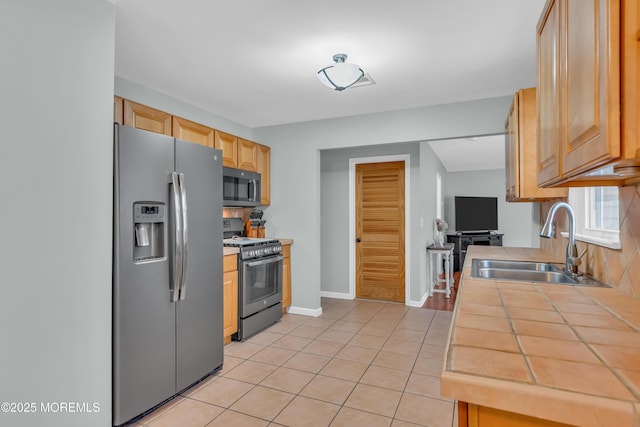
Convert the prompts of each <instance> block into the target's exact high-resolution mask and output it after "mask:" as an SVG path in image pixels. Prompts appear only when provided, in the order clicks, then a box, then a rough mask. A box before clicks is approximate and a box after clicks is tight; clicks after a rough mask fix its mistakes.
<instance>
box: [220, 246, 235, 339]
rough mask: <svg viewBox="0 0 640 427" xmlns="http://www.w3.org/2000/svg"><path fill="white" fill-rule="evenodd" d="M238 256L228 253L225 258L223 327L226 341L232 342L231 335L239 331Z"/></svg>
mask: <svg viewBox="0 0 640 427" xmlns="http://www.w3.org/2000/svg"><path fill="white" fill-rule="evenodd" d="M237 263H238V258H237V255H227V256H225V257H224V259H223V271H224V274H223V277H222V289H223V291H222V293H223V301H222V305H223V328H224V333H223V336H224V342H225V344H228V343H229V342H231V335H233V334H235V333H236V332H238V264H237Z"/></svg>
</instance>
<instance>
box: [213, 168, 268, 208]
mask: <svg viewBox="0 0 640 427" xmlns="http://www.w3.org/2000/svg"><path fill="white" fill-rule="evenodd" d="M222 185H223V186H222V200H223V205H224V206H226V207H245V206H260V188H261V187H260V174H259V173H257V172H249V171H243V170H240V169H233V168H222Z"/></svg>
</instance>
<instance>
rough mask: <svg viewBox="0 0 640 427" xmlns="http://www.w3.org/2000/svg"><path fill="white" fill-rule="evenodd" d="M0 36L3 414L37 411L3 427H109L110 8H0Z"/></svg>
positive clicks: (25, 0) (101, 3) (86, 3)
mask: <svg viewBox="0 0 640 427" xmlns="http://www.w3.org/2000/svg"><path fill="white" fill-rule="evenodd" d="M0 28H1V29H2V30H1V31H2V37H0V51H1V52H2V60H1V61H2V73H1V74H0V75H1V77H0V93H1V94H2V95H1V96H0V117H2V123H3V126H2V133H3V134H2V143H1V144H0V170H2V174H3V179H2V180H1V182H0V194H2V202H1V205H2V229H1V231H0V234H1V236H2V238H1V239H0V241H1V242H2V245H1V246H0V267H1V268H0V271H1V272H2V279H1V282H2V298H0V324H2V350H1V351H0V367H1V368H0V370H1V374H0V402H16V403H25V402H29V403H31V402H33V403H34V404H36V408H35V409H36V413H30V414H25V413H0V424H2V425H6V426H9V425H10V426H65V427H68V426H108V425H110V424H111V235H112V232H111V223H112V221H111V213H112V208H111V206H112V183H111V176H112V135H113V131H112V117H113V67H114V28H115V9H114V5H113V4H111V3H109V2H107V1H106V0H58V1H55V2H52V1H48V0H21V1H2V2H0ZM59 402H78V403H80V404H84V403H86V404H88V405H89V409H92V410H93V411H94V412H90V413H86V412H85V413H67V412H65V411H63V412H58V413H43V412H42V410H41V407H40V404H41V403H43V404H46V403H53V404H54V406H53V408H54V409H55V408H56V407H57V406H55V405H56V404H57V403H59ZM94 403H95V404H97V405H98V407H97V408H95V407H93V404H94ZM96 409H97V410H98V411H99V412H95V411H96Z"/></svg>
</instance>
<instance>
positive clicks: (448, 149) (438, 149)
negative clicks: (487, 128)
mask: <svg viewBox="0 0 640 427" xmlns="http://www.w3.org/2000/svg"><path fill="white" fill-rule="evenodd" d="M429 145H431V148H432V149H433V151H434V152H435V153H436V155H437V156H438V158H439V159H440V162H441V163H442V165H443V166H444V168H445V169H446V170H447V172H463V171H471V170H489V169H504V167H505V156H504V135H492V136H483V137H472V138H459V139H441V140H437V141H429Z"/></svg>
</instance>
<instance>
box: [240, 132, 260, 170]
mask: <svg viewBox="0 0 640 427" xmlns="http://www.w3.org/2000/svg"><path fill="white" fill-rule="evenodd" d="M238 169H242V170H245V171H251V172H257V171H258V146H257V144H256V143H255V142H253V141H249V140H247V139H243V138H238Z"/></svg>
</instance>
